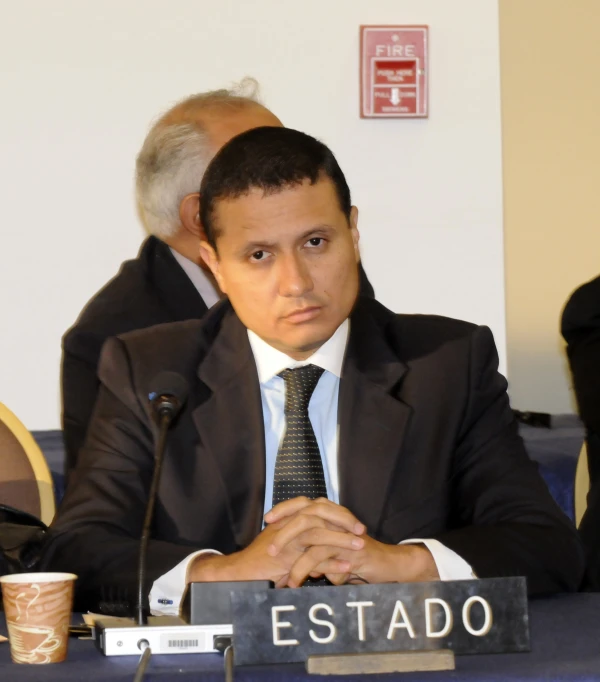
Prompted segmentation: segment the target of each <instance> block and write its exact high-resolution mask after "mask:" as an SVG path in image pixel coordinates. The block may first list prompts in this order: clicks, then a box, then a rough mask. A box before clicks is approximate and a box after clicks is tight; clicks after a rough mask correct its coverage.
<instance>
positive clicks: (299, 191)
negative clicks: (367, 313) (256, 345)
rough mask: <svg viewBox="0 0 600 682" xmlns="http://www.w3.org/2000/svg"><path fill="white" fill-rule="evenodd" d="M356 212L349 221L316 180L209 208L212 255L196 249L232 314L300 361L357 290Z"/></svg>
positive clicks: (328, 187)
mask: <svg viewBox="0 0 600 682" xmlns="http://www.w3.org/2000/svg"><path fill="white" fill-rule="evenodd" d="M357 218H358V211H357V209H356V208H355V207H353V208H352V213H351V216H350V224H349V223H348V220H347V219H346V216H345V215H344V213H343V212H342V210H341V209H340V205H339V201H338V198H337V195H336V193H335V187H334V185H333V183H332V181H331V180H330V179H329V178H327V177H323V178H322V179H321V180H319V181H318V182H316V183H315V184H314V185H311V184H309V182H308V181H306V182H304V183H303V184H302V185H297V186H293V187H289V188H285V189H282V190H281V191H280V192H277V193H276V194H270V195H267V196H264V195H263V191H262V190H260V189H252V190H251V191H250V192H249V193H248V194H247V195H245V196H241V197H237V198H235V199H222V200H219V201H218V202H217V203H216V205H215V211H214V220H215V226H216V228H217V230H218V236H217V252H215V250H214V249H213V248H212V247H211V246H210V245H209V244H208V243H206V242H203V243H202V246H201V253H202V257H203V258H204V260H205V261H206V262H207V263H208V265H209V267H210V268H211V270H212V272H213V274H214V276H215V278H216V279H217V282H218V284H219V286H220V288H221V290H222V291H223V292H224V293H226V294H227V295H228V296H229V300H230V301H231V304H232V305H233V308H234V309H235V311H236V313H237V315H238V317H239V318H240V320H241V321H242V322H243V323H244V325H245V326H246V327H248V329H251V330H252V331H253V332H255V333H256V334H258V336H260V337H261V338H262V339H264V340H265V341H266V342H267V343H268V344H270V345H271V346H273V347H274V348H277V349H278V350H280V351H282V352H283V353H286V354H287V355H289V356H291V357H293V358H295V359H298V360H302V359H305V358H307V357H309V356H310V355H312V353H313V352H314V351H315V350H316V349H317V348H319V347H320V346H321V345H322V344H323V343H325V342H326V341H327V340H328V339H329V338H330V337H331V336H332V334H333V333H334V332H335V330H336V329H337V328H338V327H339V326H340V324H341V323H342V322H343V321H344V320H345V319H346V318H347V317H348V315H349V314H350V311H351V310H352V306H353V305H354V302H355V300H356V297H357V295H358V265H357V264H358V260H359V253H358V239H359V235H358V230H357Z"/></svg>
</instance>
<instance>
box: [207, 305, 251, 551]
mask: <svg viewBox="0 0 600 682" xmlns="http://www.w3.org/2000/svg"><path fill="white" fill-rule="evenodd" d="M198 376H199V378H200V380H201V381H202V382H203V383H204V384H205V385H206V387H207V388H208V389H209V393H208V398H207V399H206V400H205V401H204V402H203V403H202V404H200V405H199V406H198V407H196V408H195V410H194V412H193V419H194V423H195V425H196V428H197V429H198V433H199V434H200V440H201V443H202V444H203V446H204V447H203V449H204V450H205V451H206V455H207V456H210V457H213V458H214V461H215V464H216V467H217V469H218V471H219V473H220V478H221V481H220V484H221V485H222V487H223V489H224V491H225V496H226V502H227V508H228V513H229V517H230V521H231V527H232V530H233V534H234V537H235V541H236V544H237V546H238V548H240V549H241V548H243V547H246V546H247V545H248V544H249V543H250V542H251V541H252V540H253V539H254V538H255V537H256V535H257V534H258V533H259V531H260V529H261V525H262V517H263V507H264V497H265V436H264V420H263V413H262V405H261V397H260V386H259V382H258V375H257V371H256V364H255V362H254V357H253V355H252V351H251V348H250V343H249V341H248V336H247V333H246V329H245V327H244V326H243V325H242V323H241V322H240V321H239V319H238V318H237V316H236V315H235V313H233V311H232V310H231V309H229V311H228V312H227V313H226V314H225V317H224V318H223V321H222V324H221V327H220V329H219V331H218V333H217V335H216V337H215V338H214V339H213V340H212V341H211V347H210V349H209V351H208V352H207V354H206V356H205V358H204V360H203V361H202V363H201V365H200V367H199V369H198Z"/></svg>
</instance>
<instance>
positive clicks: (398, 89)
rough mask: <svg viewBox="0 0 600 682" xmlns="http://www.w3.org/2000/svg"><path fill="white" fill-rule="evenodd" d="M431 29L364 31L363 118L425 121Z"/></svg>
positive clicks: (378, 28) (370, 28) (363, 28)
mask: <svg viewBox="0 0 600 682" xmlns="http://www.w3.org/2000/svg"><path fill="white" fill-rule="evenodd" d="M427 48H428V27H427V26H361V27H360V115H361V117H362V118H419V117H421V118H423V117H426V116H427V112H428V97H427V84H428V76H427V73H428V67H429V65H428V59H427Z"/></svg>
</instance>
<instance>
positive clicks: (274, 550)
mask: <svg viewBox="0 0 600 682" xmlns="http://www.w3.org/2000/svg"><path fill="white" fill-rule="evenodd" d="M309 522H311V520H310V519H309ZM299 523H300V522H299ZM304 523H306V522H304ZM296 525H297V524H296ZM293 532H294V526H293V525H292V524H289V526H286V527H285V528H282V529H281V530H280V531H279V532H278V533H277V534H276V535H275V536H274V537H273V541H272V543H271V544H270V545H269V546H268V547H267V554H269V555H270V556H277V555H278V554H279V553H280V552H282V551H283V550H284V549H285V547H287V546H288V544H293V547H294V550H295V551H302V552H303V551H304V550H305V549H306V548H307V547H317V546H321V545H328V546H330V547H338V548H339V549H349V550H353V549H354V550H359V549H362V548H363V547H364V546H365V541H364V539H363V538H361V537H358V536H356V535H354V534H352V533H345V532H339V531H335V530H329V529H328V528H326V527H316V528H315V527H313V528H310V529H309V530H306V531H303V532H301V533H299V534H297V535H295V536H292V534H293Z"/></svg>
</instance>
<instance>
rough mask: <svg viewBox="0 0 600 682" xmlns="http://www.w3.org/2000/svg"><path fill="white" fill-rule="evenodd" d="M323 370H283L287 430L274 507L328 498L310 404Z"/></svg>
mask: <svg viewBox="0 0 600 682" xmlns="http://www.w3.org/2000/svg"><path fill="white" fill-rule="evenodd" d="M323 371H324V370H323V369H322V368H321V367H316V366H315V365H305V366H304V367H298V368H297V369H284V370H283V372H281V373H280V374H279V375H278V376H280V377H281V378H282V379H283V380H284V381H285V418H286V428H285V436H284V437H283V442H282V443H281V446H280V448H279V451H278V453H277V459H276V461H275V482H274V484H273V506H275V505H276V504H278V503H279V502H283V501H284V500H289V499H291V498H293V497H299V496H305V497H308V498H310V499H315V498H317V497H327V487H326V486H325V474H324V473H323V462H322V460H321V453H320V452H319V446H318V444H317V439H316V438H315V432H314V431H313V428H312V424H311V423H310V419H309V418H308V403H309V402H310V398H311V396H312V394H313V391H314V390H315V387H316V385H317V382H318V381H319V379H320V378H321V374H323Z"/></svg>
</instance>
